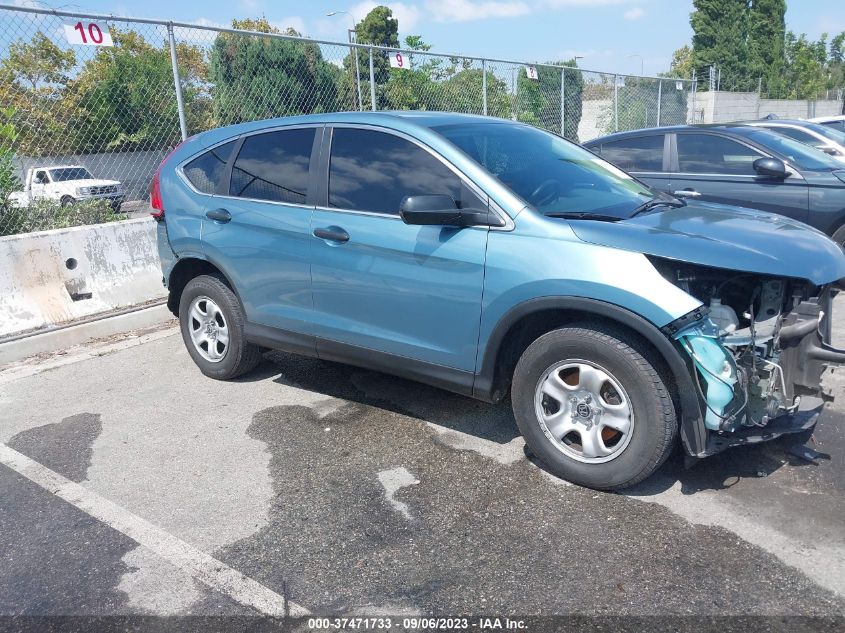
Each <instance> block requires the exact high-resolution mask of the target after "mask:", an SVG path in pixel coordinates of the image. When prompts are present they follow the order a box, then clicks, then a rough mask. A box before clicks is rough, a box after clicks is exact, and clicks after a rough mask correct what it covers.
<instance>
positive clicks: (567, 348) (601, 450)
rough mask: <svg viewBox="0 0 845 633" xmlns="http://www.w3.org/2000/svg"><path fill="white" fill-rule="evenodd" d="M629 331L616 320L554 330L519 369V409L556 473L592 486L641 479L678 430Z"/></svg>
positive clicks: (534, 446)
mask: <svg viewBox="0 0 845 633" xmlns="http://www.w3.org/2000/svg"><path fill="white" fill-rule="evenodd" d="M626 338H627V337H626V336H625V335H624V333H623V332H621V331H618V330H616V329H615V328H611V327H608V328H605V329H598V328H589V327H566V328H561V329H559V330H554V331H552V332H549V333H548V334H545V335H543V336H541V337H540V338H538V339H537V340H536V341H534V342H533V343H532V344H531V345H530V346H529V347H528V349H527V350H525V353H523V355H522V357H521V358H520V360H519V363H517V366H516V370H515V372H514V378H513V390H512V398H511V400H512V402H513V411H514V416H515V417H516V422H517V424H518V426H519V429H520V431H521V432H522V435H523V437H524V438H525V442H526V444H528V447H529V449H530V450H531V451H532V452H533V453H534V454H535V455H536V456H537V457H538V458H539V459H540V460H541V461H542V462H543V463H544V464H545V465H546V466H547V467H548V468H549V470H551V471H552V472H553V473H554V474H556V475H558V476H559V477H562V478H563V479H566V480H568V481H571V482H573V483H576V484H580V485H582V486H587V487H589V488H596V489H599V490H611V489H620V488H625V487H627V486H632V485H634V484H636V483H638V482H640V481H642V480H643V479H645V478H646V477H648V476H649V475H650V474H652V473H653V472H654V471H655V470H656V469H657V468H658V467H659V466H660V465H661V464H662V463H663V462H664V461H665V460H666V458H667V457H668V456H669V453H670V452H671V450H672V447H673V446H674V442H675V437H676V436H677V428H678V425H677V420H676V417H675V408H674V406H673V403H672V398H671V396H670V394H669V391H668V389H667V388H666V385H665V384H664V383H663V380H662V378H661V377H660V374H659V373H658V372H657V370H656V369H655V368H654V366H653V365H652V364H651V363H650V362H649V361H648V360H646V357H645V356H644V355H643V353H641V351H640V350H638V349H637V346H632V345H630V344H629V343H627V342H626V341H625V339H626Z"/></svg>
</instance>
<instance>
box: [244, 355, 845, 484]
mask: <svg viewBox="0 0 845 633" xmlns="http://www.w3.org/2000/svg"><path fill="white" fill-rule="evenodd" d="M268 378H272V379H273V380H274V381H275V382H277V383H279V384H283V385H287V386H292V387H297V388H300V389H306V390H308V391H312V392H316V393H322V394H325V395H326V396H329V397H332V398H339V399H342V400H346V401H350V402H356V403H359V404H366V405H370V406H374V407H378V408H380V409H384V410H386V411H390V412H393V413H399V414H402V415H406V416H409V417H412V418H416V419H420V420H423V421H425V422H431V423H434V424H437V425H438V426H442V427H445V428H449V429H453V430H456V431H461V432H464V433H469V434H472V435H475V436H476V437H479V438H481V439H484V440H489V441H492V442H497V443H500V444H506V443H507V442H510V441H511V440H513V439H514V438H516V437H517V436H518V435H519V430H518V429H517V426H516V422H515V421H514V419H513V413H512V412H511V408H510V401H509V400H508V401H505V402H503V403H500V404H498V405H491V404H487V403H484V402H480V401H476V400H473V399H472V398H467V397H464V396H459V395H456V394H452V393H450V392H448V391H444V390H441V389H437V388H435V387H429V386H427V385H423V384H420V383H417V382H413V381H410V380H405V379H402V378H397V377H394V376H390V375H387V374H382V373H379V372H374V371H370V370H366V369H360V368H358V367H353V366H350V365H344V364H340V363H334V362H329V361H322V360H318V359H313V358H306V357H301V356H296V355H294V354H287V353H284V352H269V353H267V354H266V355H265V362H264V363H262V365H261V366H260V367H258V368H257V369H256V370H255V371H254V372H252V373H251V374H249V375H248V376H244V377H242V378H240V379H238V380H240V381H244V382H252V381H257V380H265V379H268ZM843 420H845V416H842V415H841V414H840V413H838V412H836V411H828V412H826V414H825V418H823V420H822V422H821V424H820V428H821V427H823V426H833V427H835V437H836V436H840V435H841V433H842V431H841V428H840V427H841V425H842V422H843ZM830 435H831V433H830V429H827V432H826V433H825V436H826V437H827V436H830ZM840 439H841V438H840ZM827 440H828V441H827V442H825V444H827V447H822V448H829V447H830V444H831V441H830V437H827ZM833 443H834V444H841V442H840V441H835V442H833ZM791 444H794V440H793V439H791V438H789V437H788V436H787V437H783V438H780V439H778V440H775V441H772V442H764V443H761V444H756V445H750V446H741V447H737V448H733V449H729V450H726V451H724V452H722V453H719V454H717V455H713V456H711V457H708V458H706V459H702V460H699V461H698V462H697V463H693V464H692V465H691V466H690V467H687V466H686V465H685V463H684V455H683V452H682V450H681V449H680V447H678V448H677V449H676V450H675V451H674V452H673V453H672V455H671V456H670V457H669V459H668V460H667V462H666V463H665V464H664V465H663V466H661V468H660V469H659V470H658V471H657V473H655V475H654V476H652V477H650V478H648V479H647V480H646V481H644V482H642V483H640V484H638V485H636V486H633V487H631V488H629V489H626V490H625V494H631V495H633V496H650V495H657V494H660V493H662V492H664V491H666V490H668V489H669V488H672V487H674V486H675V485H676V483H677V482H680V486H681V487H680V490H681V493H682V494H684V495H691V494H695V493H697V492H701V491H708V490H713V491H718V490H728V489H731V488H733V487H734V486H736V485H738V484H740V483H741V482H742V481H743V480H749V479H760V478H765V477H768V476H770V475H772V474H773V473H775V472H777V471H778V470H780V469H781V468H784V467H789V468H793V469H796V470H801V471H808V472H809V471H812V470H814V469H819V468H820V466H819V465H818V464H814V463H811V462H807V461H805V460H802V459H800V458H798V457H795V456H794V455H792V454H790V452H789V451H788V448H789V446H790V445H791ZM811 446H812V447H813V448H816V449H817V450H822V448H820V447H819V445H817V444H811ZM527 457H528V459H530V461H531V462H532V463H534V464H535V465H536V466H537V467H539V468H541V469H543V470H545V471H546V472H549V471H548V469H547V468H546V467H545V466H544V465H543V464H542V463H541V462H540V461H539V460H538V459H537V458H536V457H533V456H531V455H527ZM550 474H551V473H550ZM799 476H800V475H799ZM834 487H839V486H834Z"/></svg>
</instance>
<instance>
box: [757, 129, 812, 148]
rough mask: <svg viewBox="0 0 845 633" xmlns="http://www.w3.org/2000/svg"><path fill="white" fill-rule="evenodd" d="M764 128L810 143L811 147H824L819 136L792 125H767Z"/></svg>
mask: <svg viewBox="0 0 845 633" xmlns="http://www.w3.org/2000/svg"><path fill="white" fill-rule="evenodd" d="M766 129H768V130H772V131H773V132H777V133H778V134H783V135H784V136H788V137H789V138H791V139H795V140H796V141H798V142H800V143H806V144H807V145H812V146H813V147H824V146H825V142H824V141H823V140H821V139H820V138H816V137H815V136H813V135H812V134H810V133H808V132H805V131H804V130H801V129H799V128H794V127H781V126H778V127H767V128H766Z"/></svg>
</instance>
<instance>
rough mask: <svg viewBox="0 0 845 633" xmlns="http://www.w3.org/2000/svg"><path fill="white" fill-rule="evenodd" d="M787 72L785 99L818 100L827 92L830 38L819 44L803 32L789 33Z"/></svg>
mask: <svg viewBox="0 0 845 633" xmlns="http://www.w3.org/2000/svg"><path fill="white" fill-rule="evenodd" d="M785 51H786V71H785V73H784V86H785V89H784V92H783V96H784V97H785V98H787V99H818V98H819V97H820V96H821V95H822V94H823V93H824V91H825V88H826V85H827V82H826V73H825V66H826V63H827V35H826V34H825V35H823V36H822V38H821V39H820V40H819V41H817V42H812V41H810V40H808V39H807V36H806V35H804V34H803V33H802V34H801V35H799V36H796V35H795V33H793V32H792V31H789V32H788V33H787V34H786V43H785Z"/></svg>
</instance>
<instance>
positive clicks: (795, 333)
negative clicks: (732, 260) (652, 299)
mask: <svg viewBox="0 0 845 633" xmlns="http://www.w3.org/2000/svg"><path fill="white" fill-rule="evenodd" d="M652 262H653V263H654V264H655V266H657V267H658V270H660V272H661V274H662V275H663V276H664V277H665V278H666V279H668V280H669V281H671V282H672V283H673V284H674V285H676V286H678V287H679V288H681V289H683V290H684V291H685V292H686V293H687V294H689V295H691V296H693V297H695V298H696V299H698V300H699V301H701V302H702V303H703V304H704V306H703V307H702V308H701V309H700V310H699V311H696V312H695V313H691V314H689V315H685V316H684V317H682V318H681V319H678V320H677V321H675V322H673V323H670V324H669V325H668V326H666V327H665V328H664V332H665V333H666V334H667V335H669V336H670V337H671V338H673V339H674V340H675V341H677V343H678V344H679V345H680V346H681V347H682V348H683V350H684V351H685V352H686V353H687V355H688V356H689V359H690V362H691V364H692V367H693V368H694V371H695V374H696V376H695V377H694V378H695V380H694V383H695V385H696V387H697V388H698V391H699V396H700V399H701V401H702V402H703V403H704V407H703V413H704V424H705V427H706V428H707V429H708V430H710V431H714V432H716V434H718V435H722V434H726V435H733V434H739V435H744V436H745V437H747V438H749V439H748V441H762V440H763V439H771V437H777V436H778V435H782V434H784V433H795V432H799V431H802V430H805V429H811V428H812V426H813V425H814V424H815V419H816V418H817V416H818V414H819V413H820V412H821V409H822V406H823V404H824V400H825V395H824V394H823V392H822V388H821V384H820V383H821V376H822V372H823V371H824V369H825V368H826V367H827V365H829V364H840V363H845V352H843V351H841V350H837V349H834V348H833V347H831V346H830V345H829V344H828V341H829V338H830V336H829V327H830V319H829V318H826V317H828V316H829V313H830V303H831V298H832V294H833V293H834V292H835V290H833V289H832V288H830V287H819V286H814V285H813V284H811V283H809V282H807V281H803V280H799V279H791V278H782V277H780V278H779V277H771V276H766V275H761V274H756V273H746V272H738V271H732V270H726V269H718V268H710V267H706V266H698V265H691V264H685V263H681V262H673V261H670V260H666V259H660V258H653V259H652ZM764 429H765V430H766V431H765V432H764V433H762V434H761V433H756V434H754V433H749V431H751V430H757V431H763V430H764ZM751 437H755V438H759V439H753V440H752V439H750V438H751ZM737 443H739V442H737ZM723 447H724V446H720V447H719V448H717V449H715V450H720V449H721V448H723Z"/></svg>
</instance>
